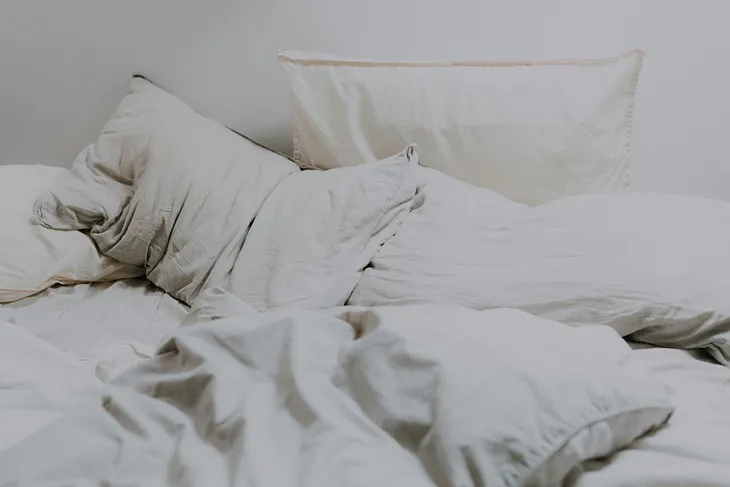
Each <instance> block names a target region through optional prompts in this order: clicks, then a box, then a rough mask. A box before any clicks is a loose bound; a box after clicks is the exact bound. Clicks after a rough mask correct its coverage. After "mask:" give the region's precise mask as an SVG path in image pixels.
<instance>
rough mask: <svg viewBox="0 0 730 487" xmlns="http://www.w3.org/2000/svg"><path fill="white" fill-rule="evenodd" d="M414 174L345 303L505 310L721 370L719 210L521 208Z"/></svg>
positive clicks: (723, 248) (728, 322)
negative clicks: (705, 356) (393, 230)
mask: <svg viewBox="0 0 730 487" xmlns="http://www.w3.org/2000/svg"><path fill="white" fill-rule="evenodd" d="M419 172H420V182H419V194H418V195H417V197H416V202H415V203H414V209H413V211H412V212H411V213H410V214H409V216H408V218H406V220H405V221H404V222H403V225H402V226H401V228H400V230H399V231H398V233H397V234H396V235H395V236H394V237H393V238H392V239H390V240H388V242H386V243H385V245H384V246H383V248H382V249H381V250H380V251H379V252H378V254H377V255H376V256H375V257H374V259H373V262H372V265H371V267H369V268H368V269H366V270H365V271H364V273H363V275H362V277H361V279H360V281H359V282H358V285H357V287H356V288H355V290H354V292H353V294H352V296H351V298H350V301H349V303H350V304H352V305H357V306H381V305H390V304H414V303H455V304H461V305H464V306H467V307H470V308H475V309H489V308H516V309H520V310H524V311H527V312H529V313H532V314H535V315H537V316H540V317H543V318H548V319H552V320H555V321H558V322H561V323H566V324H569V325H576V326H590V325H606V326H610V327H612V328H614V329H615V330H616V331H617V332H618V333H619V334H620V335H621V336H626V337H630V338H631V339H632V340H634V341H641V342H646V343H650V344H653V345H657V346H663V347H675V348H684V349H694V348H705V349H707V350H708V351H709V352H710V353H711V354H712V355H713V356H714V357H715V358H716V359H717V360H718V361H720V362H721V363H724V364H726V365H730V302H728V299H727V282H726V281H727V279H726V277H725V276H726V274H727V273H728V272H730V230H728V229H727V227H726V226H725V225H723V224H722V222H725V221H730V203H727V202H722V201H715V200H710V199H703V198H695V197H687V196H671V195H660V194H641V193H629V194H616V195H583V196H573V197H569V198H564V199H562V200H559V201H555V202H553V203H549V204H546V205H542V206H539V207H535V208H532V207H528V206H525V205H522V204H518V203H514V202H511V201H509V200H507V199H506V198H504V197H502V196H500V195H498V194H496V193H494V192H492V191H489V190H486V189H480V188H476V187H474V186H470V185H468V184H465V183H462V182H460V181H457V180H455V179H453V178H450V177H448V176H446V175H443V174H440V173H438V172H437V171H434V170H431V169H425V168H420V171H419ZM726 271H727V272H726Z"/></svg>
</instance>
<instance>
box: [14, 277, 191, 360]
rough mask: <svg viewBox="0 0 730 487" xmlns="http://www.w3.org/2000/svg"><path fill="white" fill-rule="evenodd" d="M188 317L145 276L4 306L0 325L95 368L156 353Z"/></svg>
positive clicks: (45, 294)
mask: <svg viewBox="0 0 730 487" xmlns="http://www.w3.org/2000/svg"><path fill="white" fill-rule="evenodd" d="M187 313H188V308H187V306H184V305H182V304H181V303H179V302H178V301H177V300H175V299H174V298H173V297H171V296H170V295H169V294H166V293H165V292H164V291H162V290H160V289H158V288H157V287H155V286H154V285H153V284H152V283H150V282H149V281H148V280H147V279H145V278H138V279H129V280H122V281H115V282H106V283H96V284H77V285H75V286H60V287H53V288H50V289H47V290H46V291H44V292H42V293H41V294H38V295H36V296H31V297H29V298H25V299H22V300H20V301H17V302H15V303H11V304H7V305H0V321H7V322H9V323H12V324H15V325H17V326H18V327H20V328H22V329H24V330H26V331H28V332H30V333H31V334H33V335H35V336H36V337H38V338H40V339H41V340H43V341H44V342H46V343H48V344H50V345H52V346H53V347H56V348H57V349H59V350H61V351H63V352H66V353H67V354H68V355H69V356H70V357H72V358H74V359H76V360H81V361H83V362H87V365H89V366H91V367H94V368H95V367H96V366H97V365H102V364H101V363H100V361H102V360H103V359H106V360H119V359H120V358H122V357H125V356H126V357H133V356H135V355H137V354H140V355H143V356H149V355H151V354H152V353H154V350H155V349H156V348H157V347H158V346H159V345H160V343H162V341H163V340H165V339H166V338H168V337H169V336H170V335H171V334H172V333H173V332H174V331H175V330H176V329H177V327H178V326H179V324H180V322H181V321H182V320H183V319H184V318H185V316H186V315H187ZM114 357H116V359H114ZM102 366H103V365H102Z"/></svg>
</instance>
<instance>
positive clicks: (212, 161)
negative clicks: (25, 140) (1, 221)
mask: <svg viewBox="0 0 730 487" xmlns="http://www.w3.org/2000/svg"><path fill="white" fill-rule="evenodd" d="M296 171H298V168H297V166H296V165H295V164H293V163H292V162H291V161H289V160H288V159H286V158H284V157H283V156H280V155H278V154H276V153H274V152H271V151H269V150H267V149H264V148H262V147H260V146H258V145H256V144H254V143H253V142H251V141H249V140H247V139H246V138H244V137H242V136H240V135H238V134H236V133H234V132H232V131H230V130H229V129H227V128H225V127H223V126H222V125H220V124H218V123H217V122H215V121H213V120H210V119H208V118H205V117H203V116H202V115H199V114H198V113H196V112H195V111H194V110H193V109H192V108H190V107H189V106H187V105H186V104H185V103H183V102H182V101H181V100H179V99H177V98H175V97H174V96H172V95H171V94H169V93H167V92H165V91H164V90H162V89H161V88H159V87H156V86H155V85H153V84H152V83H150V82H149V81H147V80H145V79H143V78H139V77H136V78H134V79H133V80H132V82H131V85H130V89H129V94H128V95H127V96H126V97H125V98H124V99H123V100H122V101H121V103H120V105H119V107H118V108H117V110H116V112H115V113H114V115H113V116H112V118H111V120H110V121H109V122H107V124H106V125H105V126H104V129H103V130H102V133H101V136H100V138H99V140H98V141H97V142H96V143H95V144H94V145H92V146H91V147H89V148H88V149H87V150H85V151H84V152H83V153H82V154H81V155H80V156H79V158H78V159H77V160H76V162H75V163H74V166H73V170H72V171H71V173H70V174H69V175H68V176H67V177H65V178H63V179H62V180H61V181H59V182H58V183H56V184H55V185H54V186H53V187H52V188H51V189H50V190H49V191H47V192H46V193H45V194H44V195H43V196H41V197H40V198H39V199H38V201H37V202H36V205H35V215H36V216H37V218H38V219H39V220H40V221H41V222H42V223H43V224H45V225H47V226H48V227H50V228H57V229H90V231H91V236H92V238H93V239H94V240H95V241H96V243H97V244H98V246H99V248H100V249H101V251H102V252H104V253H105V254H107V255H109V256H111V257H114V258H115V259H117V260H119V261H121V262H125V263H127V264H132V265H137V266H143V267H144V269H145V271H146V274H147V277H148V278H149V279H150V280H151V281H152V282H153V283H155V284H156V285H158V286H159V287H160V288H162V289H164V290H165V291H167V292H168V293H170V294H171V295H173V296H174V297H176V298H178V299H180V300H181V301H184V302H186V303H188V304H190V303H191V302H192V300H193V299H194V298H195V296H197V295H198V294H199V293H200V292H201V291H202V290H204V289H207V288H213V287H220V286H221V285H223V284H224V283H225V281H226V279H227V277H228V275H229V274H230V272H231V270H232V268H233V263H234V261H235V259H236V256H237V255H238V252H239V251H240V249H241V246H242V245H243V241H244V239H245V237H246V234H247V232H248V229H249V226H250V224H251V222H252V221H253V218H254V216H255V215H256V213H257V212H258V210H259V208H260V207H261V205H262V204H263V201H264V199H265V198H266V197H267V196H268V195H269V193H270V192H271V191H272V190H273V188H274V187H275V186H276V185H277V184H278V183H279V182H280V181H281V180H283V179H284V178H285V177H286V176H287V175H289V174H291V173H293V172H296Z"/></svg>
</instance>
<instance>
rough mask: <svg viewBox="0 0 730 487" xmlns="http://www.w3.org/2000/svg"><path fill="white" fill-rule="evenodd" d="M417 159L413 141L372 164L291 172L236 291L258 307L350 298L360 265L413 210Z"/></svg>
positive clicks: (255, 236) (267, 210)
mask: <svg viewBox="0 0 730 487" xmlns="http://www.w3.org/2000/svg"><path fill="white" fill-rule="evenodd" d="M417 166H418V154H417V153H416V150H415V148H414V147H409V148H407V149H406V150H404V151H403V152H401V153H400V154H397V155H395V156H393V157H390V158H388V159H385V160H382V161H379V162H376V163H373V164H365V165H362V166H358V167H348V168H339V169H332V170H329V171H302V172H299V173H297V174H292V175H291V176H289V177H288V178H286V179H285V180H284V181H282V182H281V183H280V184H279V185H278V186H277V187H276V189H274V191H273V192H272V193H271V195H270V196H269V197H268V198H267V199H266V202H265V203H264V205H263V207H262V208H261V211H260V212H259V214H258V215H257V216H256V219H255V220H254V223H253V226H252V227H251V231H250V232H249V234H248V236H247V237H246V241H245V242H244V244H243V249H242V250H241V253H240V254H239V257H238V260H237V261H236V265H235V267H234V269H233V273H232V275H231V279H230V284H229V290H230V291H231V293H232V294H234V295H236V296H238V297H239V298H241V299H243V300H244V301H245V302H246V303H248V304H250V305H252V306H254V307H255V308H257V309H258V310H260V311H264V310H267V309H275V308H292V307H297V308H304V309H321V308H330V307H333V306H341V305H343V304H345V301H347V298H348V297H349V296H350V293H352V290H353V289H354V288H355V285H356V284H357V280H358V279H359V277H360V274H361V272H362V270H363V268H365V266H367V265H368V264H369V263H370V260H371V259H372V257H373V256H374V255H375V253H376V252H377V250H378V249H379V248H380V246H381V245H382V244H383V242H385V240H387V239H388V238H390V237H392V236H393V234H394V233H395V232H396V231H397V229H398V227H399V226H400V225H401V222H402V221H403V219H404V218H405V217H406V216H407V215H408V211H409V210H410V208H411V203H412V201H413V197H414V195H415V192H416V181H417V179H416V169H417Z"/></svg>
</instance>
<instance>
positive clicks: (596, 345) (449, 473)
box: [342, 305, 672, 486]
mask: <svg viewBox="0 0 730 487" xmlns="http://www.w3.org/2000/svg"><path fill="white" fill-rule="evenodd" d="M346 319H347V321H349V322H350V323H352V324H353V325H354V326H355V328H356V329H357V330H358V331H359V332H360V333H361V334H362V336H361V337H360V339H359V340H357V341H355V342H354V343H353V344H352V345H351V346H350V347H349V350H347V351H346V353H343V354H342V357H343V358H342V360H343V367H344V370H345V375H346V377H347V379H348V380H347V382H346V384H347V386H348V390H349V391H350V392H351V394H352V395H353V397H354V398H355V400H356V401H357V402H358V404H359V405H360V406H361V407H362V409H363V410H364V411H365V413H366V414H367V415H368V416H369V417H370V418H371V419H372V420H373V422H375V423H376V424H377V425H378V426H380V427H381V428H383V429H384V430H386V431H387V432H388V433H390V434H391V436H393V437H394V438H395V439H396V440H397V441H398V442H399V443H400V444H401V445H403V446H405V447H407V448H408V449H409V450H411V451H413V452H414V453H415V454H416V455H418V457H419V458H420V460H421V461H422V463H423V465H424V466H425V467H426V468H427V469H428V470H429V472H430V473H431V476H432V478H433V479H434V482H435V483H436V484H437V485H450V486H457V485H458V486H462V485H463V486H467V485H483V486H492V485H499V486H526V485H531V486H538V485H541V486H557V485H563V481H564V479H565V478H566V477H567V476H568V474H569V473H571V472H572V471H573V470H574V469H577V468H580V466H581V464H582V463H583V462H584V461H586V460H589V459H592V458H602V457H605V456H608V455H610V454H612V453H614V452H615V451H617V450H619V449H621V448H623V447H625V446H628V445H629V444H631V443H632V442H633V441H634V440H635V439H636V438H638V437H639V436H641V435H643V434H644V433H646V432H647V431H648V430H650V429H652V428H654V427H657V426H659V425H661V424H662V423H663V422H664V421H665V420H666V419H667V418H668V416H669V414H670V413H671V411H672V407H671V405H670V402H669V394H668V390H667V388H666V387H665V386H663V385H660V383H659V381H657V380H656V378H655V377H653V376H652V374H651V373H650V372H649V370H648V369H647V368H644V367H642V366H641V364H640V363H637V362H636V361H634V360H632V358H631V354H632V352H631V349H630V348H629V346H628V345H627V344H626V343H624V342H623V341H622V340H621V339H620V338H619V337H618V335H616V333H615V332H614V331H613V330H611V329H608V328H605V327H590V328H572V327H569V326H566V325H562V324H560V323H555V322H551V321H548V320H542V319H539V318H537V317H535V316H531V315H529V314H527V313H523V312H520V311H516V310H504V309H502V310H490V311H482V312H477V311H473V310H469V309H466V308H462V307H458V306H433V305H431V306H403V307H391V308H387V307H386V308H376V309H372V310H365V311H354V312H351V313H349V314H348V315H346Z"/></svg>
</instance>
